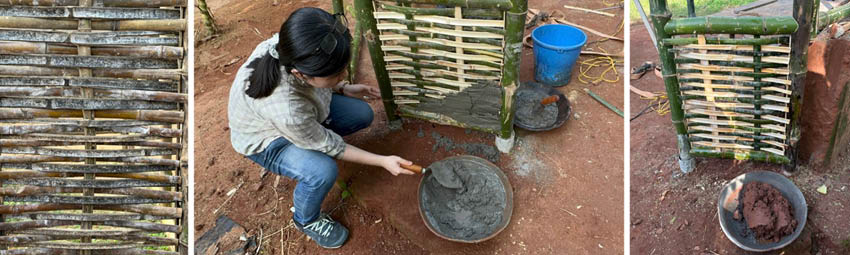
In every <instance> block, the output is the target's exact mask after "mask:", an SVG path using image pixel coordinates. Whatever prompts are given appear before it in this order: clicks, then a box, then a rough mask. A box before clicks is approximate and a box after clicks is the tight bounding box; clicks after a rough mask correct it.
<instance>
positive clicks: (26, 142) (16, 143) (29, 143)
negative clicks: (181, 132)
mask: <svg viewBox="0 0 850 255" xmlns="http://www.w3.org/2000/svg"><path fill="white" fill-rule="evenodd" d="M22 137H28V136H22ZM68 137H82V138H89V137H96V136H68ZM20 138H21V137H14V138H9V139H0V146H2V147H37V146H81V145H85V143H92V144H94V145H125V146H140V147H153V148H169V149H178V150H179V149H182V148H183V145H182V144H179V143H170V142H156V141H137V142H111V141H110V142H88V141H47V140H30V139H20ZM145 138H147V137H145ZM80 140H84V139H80Z"/></svg>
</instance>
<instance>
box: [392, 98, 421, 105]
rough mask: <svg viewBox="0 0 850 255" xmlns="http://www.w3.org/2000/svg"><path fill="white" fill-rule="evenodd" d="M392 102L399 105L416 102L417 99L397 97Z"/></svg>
mask: <svg viewBox="0 0 850 255" xmlns="http://www.w3.org/2000/svg"><path fill="white" fill-rule="evenodd" d="M393 102H395V104H399V105H401V104H418V103H419V100H409V99H397V100H395V101H393Z"/></svg>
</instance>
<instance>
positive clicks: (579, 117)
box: [573, 113, 581, 120]
mask: <svg viewBox="0 0 850 255" xmlns="http://www.w3.org/2000/svg"><path fill="white" fill-rule="evenodd" d="M573 118H574V119H576V120H579V119H581V115H579V114H578V113H576V114H573Z"/></svg>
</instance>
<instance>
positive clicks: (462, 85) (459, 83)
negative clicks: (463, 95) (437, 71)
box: [423, 78, 472, 89]
mask: <svg viewBox="0 0 850 255" xmlns="http://www.w3.org/2000/svg"><path fill="white" fill-rule="evenodd" d="M423 79H424V80H426V81H433V82H437V83H442V84H448V85H452V86H457V87H460V88H461V89H463V88H468V87H472V83H471V82H462V81H454V80H449V79H443V78H423Z"/></svg>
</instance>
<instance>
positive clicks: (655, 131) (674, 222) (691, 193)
mask: <svg viewBox="0 0 850 255" xmlns="http://www.w3.org/2000/svg"><path fill="white" fill-rule="evenodd" d="M631 49H632V51H631V61H632V62H631V63H632V64H633V65H636V64H638V63H643V62H644V61H653V62H656V63H657V62H658V54H657V52H656V50H655V48H654V47H653V45H652V40H651V39H650V37H649V34H648V33H647V31H646V29H645V28H644V26H643V24H634V25H632V26H631ZM632 86H634V87H637V88H639V89H641V90H645V91H652V92H663V91H664V85H663V82H662V80H661V79H660V78H658V77H657V76H655V75H652V74H647V75H645V76H644V77H643V78H642V79H640V80H632ZM630 94H631V95H630V98H631V109H632V112H637V111H640V110H642V109H644V108H645V107H646V106H647V105H648V104H649V101H647V100H641V98H640V96H637V95H635V94H634V93H630ZM633 116H634V114H633ZM676 153H677V149H676V138H675V130H674V128H673V125H672V124H671V120H670V115H669V114H667V115H664V116H660V115H658V114H656V113H654V112H651V113H648V114H646V115H643V116H642V117H640V118H638V119H636V120H633V121H632V122H631V158H632V159H631V188H630V190H629V191H630V194H631V253H632V254H745V252H744V251H743V250H741V249H739V248H738V247H736V246H735V245H734V244H733V243H732V242H731V241H729V240H728V239H727V238H726V236H725V235H724V234H723V231H722V230H721V228H720V224H719V221H718V219H717V209H716V201H717V196H718V195H719V194H720V190H721V189H722V188H723V186H724V185H725V184H726V182H727V181H729V180H731V179H733V178H735V177H737V176H738V175H741V174H743V173H746V172H750V171H755V170H767V171H774V172H781V171H782V168H781V166H779V165H772V164H761V163H751V162H739V161H734V160H723V159H702V158H700V159H698V160H697V168H696V170H695V171H694V172H692V173H690V174H688V175H685V176H682V175H681V174H679V173H680V171H679V167H678V163H677V159H676ZM834 166H835V167H833V169H825V170H824V169H820V170H818V171H814V170H812V169H809V168H808V167H807V166H801V167H799V168H798V169H799V170H798V171H797V173H796V174H795V175H794V176H792V177H790V179H791V180H792V181H793V182H794V183H795V184H796V185H797V186H798V187H800V189H801V190H802V191H803V194H804V196H805V197H806V201H807V203H808V205H809V217H808V220H807V222H806V228H805V229H804V231H803V234H802V235H801V236H800V237H799V238H798V239H797V240H796V241H795V242H794V243H792V244H791V245H790V246H789V247H788V248H786V249H785V250H783V251H778V252H776V253H777V254H779V253H784V254H848V253H850V214H848V213H847V212H848V207H850V152H847V153H845V154H844V156H843V158H841V159H840V160H839V161H838V162H836V163H835V164H834ZM821 185H826V186H827V187H828V193H827V195H823V194H820V193H818V192H817V191H816V189H817V188H818V187H820V186H821Z"/></svg>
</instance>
